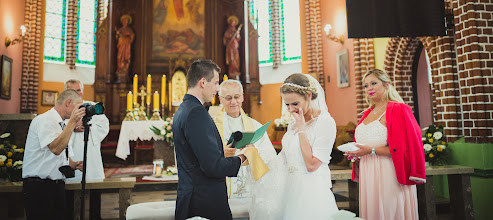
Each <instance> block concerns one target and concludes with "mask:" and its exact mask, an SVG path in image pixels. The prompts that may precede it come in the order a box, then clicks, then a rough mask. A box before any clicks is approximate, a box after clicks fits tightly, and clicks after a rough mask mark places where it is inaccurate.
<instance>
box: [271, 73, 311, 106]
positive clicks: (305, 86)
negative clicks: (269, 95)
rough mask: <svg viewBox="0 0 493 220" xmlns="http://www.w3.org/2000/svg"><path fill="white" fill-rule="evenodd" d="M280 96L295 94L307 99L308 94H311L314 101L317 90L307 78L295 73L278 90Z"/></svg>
mask: <svg viewBox="0 0 493 220" xmlns="http://www.w3.org/2000/svg"><path fill="white" fill-rule="evenodd" d="M280 92H281V94H285V93H297V94H299V95H301V96H304V97H305V98H306V97H307V95H308V93H311V94H312V100H315V99H316V98H317V96H318V93H317V88H315V85H313V83H311V82H310V79H308V77H306V76H304V75H303V74H301V73H295V74H292V75H290V76H289V77H288V78H286V80H284V83H283V84H282V86H281V88H280Z"/></svg>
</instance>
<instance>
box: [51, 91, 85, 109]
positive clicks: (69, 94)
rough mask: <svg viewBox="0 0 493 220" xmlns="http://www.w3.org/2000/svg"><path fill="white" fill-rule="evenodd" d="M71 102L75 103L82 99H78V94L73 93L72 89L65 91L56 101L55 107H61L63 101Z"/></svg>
mask: <svg viewBox="0 0 493 220" xmlns="http://www.w3.org/2000/svg"><path fill="white" fill-rule="evenodd" d="M69 99H70V100H72V102H74V101H77V100H82V97H80V95H79V93H77V91H75V90H74V89H66V90H64V91H63V92H62V93H60V95H59V96H58V98H57V99H56V105H63V103H65V101H67V100H69Z"/></svg>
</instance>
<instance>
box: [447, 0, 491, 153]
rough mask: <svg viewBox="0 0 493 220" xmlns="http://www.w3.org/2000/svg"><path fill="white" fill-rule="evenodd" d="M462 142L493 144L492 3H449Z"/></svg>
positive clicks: (489, 1) (480, 0)
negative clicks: (453, 31) (452, 17)
mask: <svg viewBox="0 0 493 220" xmlns="http://www.w3.org/2000/svg"><path fill="white" fill-rule="evenodd" d="M453 14H454V24H455V37H456V41H455V42H456V46H457V51H456V52H457V62H458V67H459V87H458V89H459V90H458V91H459V92H460V96H461V102H462V111H463V114H462V116H463V123H464V136H465V138H466V142H472V143H486V142H489V143H493V120H492V119H493V104H492V102H493V89H492V88H493V54H492V51H493V19H492V17H493V1H492V0H478V1H474V2H471V1H465V0H458V1H453Z"/></svg>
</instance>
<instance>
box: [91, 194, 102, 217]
mask: <svg viewBox="0 0 493 220" xmlns="http://www.w3.org/2000/svg"><path fill="white" fill-rule="evenodd" d="M89 213H90V214H89V215H90V216H89V219H90V220H100V219H101V190H100V189H91V190H89Z"/></svg>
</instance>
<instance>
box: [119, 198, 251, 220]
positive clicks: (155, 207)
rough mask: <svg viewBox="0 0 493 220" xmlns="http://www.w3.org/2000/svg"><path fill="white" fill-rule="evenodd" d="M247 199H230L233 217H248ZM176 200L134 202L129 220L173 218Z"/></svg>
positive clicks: (168, 219) (128, 212) (166, 219)
mask: <svg viewBox="0 0 493 220" xmlns="http://www.w3.org/2000/svg"><path fill="white" fill-rule="evenodd" d="M248 201H249V200H247V199H230V200H229V207H230V208H231V213H232V214H233V219H248V216H249V215H248V207H249V205H250V204H248V203H249V202H248ZM175 206H176V201H164V202H146V203H139V204H134V205H131V206H130V207H128V209H127V220H155V219H156V220H158V219H159V220H173V219H175Z"/></svg>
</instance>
